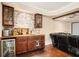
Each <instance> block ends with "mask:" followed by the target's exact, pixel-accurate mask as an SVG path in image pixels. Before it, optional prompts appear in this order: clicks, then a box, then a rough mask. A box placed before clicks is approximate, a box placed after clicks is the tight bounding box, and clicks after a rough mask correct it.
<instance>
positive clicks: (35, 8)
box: [4, 2, 79, 21]
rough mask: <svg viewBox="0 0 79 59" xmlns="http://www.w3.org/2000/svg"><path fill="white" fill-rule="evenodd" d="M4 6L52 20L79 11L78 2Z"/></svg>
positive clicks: (30, 3)
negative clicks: (48, 17) (41, 15)
mask: <svg viewBox="0 0 79 59" xmlns="http://www.w3.org/2000/svg"><path fill="white" fill-rule="evenodd" d="M4 4H7V5H10V6H13V7H14V8H15V9H16V10H20V11H23V12H27V13H31V14H35V13H40V14H43V15H46V16H50V17H52V18H53V17H56V16H60V15H63V14H66V13H70V12H73V11H76V10H79V2H4ZM63 20H67V19H66V18H65V19H63ZM71 21H72V20H71Z"/></svg>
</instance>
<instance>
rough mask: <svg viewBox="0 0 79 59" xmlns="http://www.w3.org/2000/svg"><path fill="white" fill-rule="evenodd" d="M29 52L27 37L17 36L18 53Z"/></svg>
mask: <svg viewBox="0 0 79 59" xmlns="http://www.w3.org/2000/svg"><path fill="white" fill-rule="evenodd" d="M24 52H27V37H24V36H23V37H16V54H21V53H24Z"/></svg>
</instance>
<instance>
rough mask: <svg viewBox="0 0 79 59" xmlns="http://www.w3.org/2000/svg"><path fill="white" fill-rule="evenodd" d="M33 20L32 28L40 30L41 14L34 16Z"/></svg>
mask: <svg viewBox="0 0 79 59" xmlns="http://www.w3.org/2000/svg"><path fill="white" fill-rule="evenodd" d="M34 18H35V19H34V27H35V28H42V14H35V15H34Z"/></svg>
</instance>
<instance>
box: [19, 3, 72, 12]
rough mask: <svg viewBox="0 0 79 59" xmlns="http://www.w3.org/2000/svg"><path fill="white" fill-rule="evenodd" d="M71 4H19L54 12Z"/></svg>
mask: <svg viewBox="0 0 79 59" xmlns="http://www.w3.org/2000/svg"><path fill="white" fill-rule="evenodd" d="M70 3H71V2H28V3H26V2H23V3H20V4H23V5H26V6H27V5H28V6H31V7H36V8H41V9H45V10H48V11H56V10H58V9H60V8H62V7H65V6H66V5H69V4H70Z"/></svg>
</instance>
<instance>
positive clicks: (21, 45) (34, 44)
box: [16, 35, 45, 54]
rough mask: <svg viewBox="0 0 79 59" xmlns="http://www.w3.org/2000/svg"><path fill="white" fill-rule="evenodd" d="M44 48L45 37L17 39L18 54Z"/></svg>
mask: <svg viewBox="0 0 79 59" xmlns="http://www.w3.org/2000/svg"><path fill="white" fill-rule="evenodd" d="M44 47H45V38H44V35H33V36H20V37H16V54H21V53H24V52H29V51H34V50H38V49H43V48H44Z"/></svg>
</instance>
